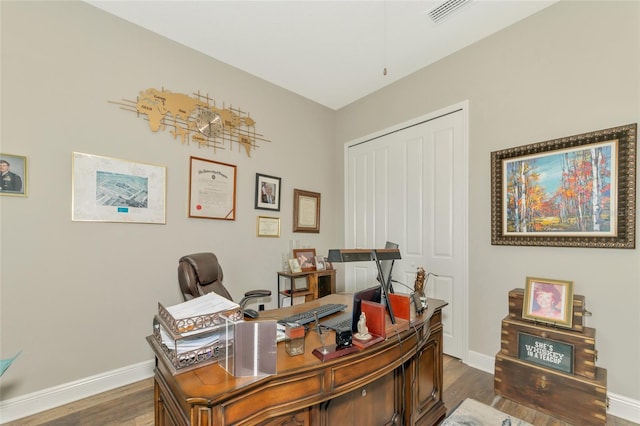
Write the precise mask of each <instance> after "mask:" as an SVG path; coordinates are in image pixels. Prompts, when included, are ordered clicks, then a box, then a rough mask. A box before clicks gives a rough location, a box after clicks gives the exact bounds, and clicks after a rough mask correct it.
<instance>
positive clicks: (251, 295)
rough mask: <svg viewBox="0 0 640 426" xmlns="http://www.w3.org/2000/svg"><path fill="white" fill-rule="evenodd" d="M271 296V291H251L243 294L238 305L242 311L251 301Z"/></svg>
mask: <svg viewBox="0 0 640 426" xmlns="http://www.w3.org/2000/svg"><path fill="white" fill-rule="evenodd" d="M269 296H271V290H251V291H248V292H246V293H245V294H244V297H243V298H242V300H241V301H240V303H239V305H240V307H241V308H242V310H243V311H244V305H246V304H247V302H248V301H249V300H251V299H255V298H258V297H269Z"/></svg>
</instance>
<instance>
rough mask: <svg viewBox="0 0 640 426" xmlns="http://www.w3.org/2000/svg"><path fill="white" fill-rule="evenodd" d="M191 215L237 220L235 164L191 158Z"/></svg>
mask: <svg viewBox="0 0 640 426" xmlns="http://www.w3.org/2000/svg"><path fill="white" fill-rule="evenodd" d="M190 160H191V166H190V175H189V217H198V218H203V219H221V220H236V175H237V167H236V166H234V165H233V164H225V163H219V162H217V161H212V160H207V159H204V158H198V157H191V158H190Z"/></svg>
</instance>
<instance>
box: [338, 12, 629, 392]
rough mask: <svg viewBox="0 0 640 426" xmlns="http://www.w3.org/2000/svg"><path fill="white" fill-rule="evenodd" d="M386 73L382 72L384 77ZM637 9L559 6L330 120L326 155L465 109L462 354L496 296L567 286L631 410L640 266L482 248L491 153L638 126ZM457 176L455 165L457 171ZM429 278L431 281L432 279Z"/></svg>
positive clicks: (481, 334)
mask: <svg viewBox="0 0 640 426" xmlns="http://www.w3.org/2000/svg"><path fill="white" fill-rule="evenodd" d="M389 71H390V72H393V70H392V69H390V70H389ZM639 81H640V3H638V2H609V1H607V2H574V1H569V2H561V3H558V4H556V5H554V6H551V7H549V8H548V9H545V10H543V11H541V12H540V13H538V14H536V15H534V16H532V17H530V18H528V19H526V20H525V21H522V22H520V23H518V24H516V25H513V26H511V27H509V28H507V29H505V30H503V31H501V32H499V33H497V34H495V35H493V36H491V37H489V38H487V39H485V40H483V41H481V42H479V43H476V44H474V45H472V46H470V47H468V48H466V49H464V50H462V51H460V52H458V53H456V54H454V55H451V56H449V57H447V58H445V59H443V60H441V61H440V62H438V63H436V64H435V65H433V66H430V67H427V68H425V69H423V70H421V71H419V72H417V73H415V74H413V75H411V76H409V77H407V78H404V79H402V80H401V81H399V82H397V83H395V84H393V85H391V86H388V87H387V88H385V89H383V90H380V91H378V92H376V93H374V94H372V95H370V96H367V97H366V98H364V99H361V100H359V101H357V102H355V103H353V104H351V105H349V106H347V107H345V108H343V109H341V110H340V111H339V114H338V125H337V143H338V145H339V146H341V147H342V146H343V144H344V143H345V142H348V141H350V140H353V139H356V138H359V137H361V136H363V135H367V134H370V133H373V132H376V131H378V130H381V129H384V128H386V127H389V126H391V125H393V124H396V123H402V122H405V121H407V120H409V119H411V118H413V117H417V116H420V115H423V114H425V113H427V112H430V111H436V110H438V109H441V108H443V107H445V106H448V105H451V104H454V103H457V102H460V101H462V100H467V99H468V100H469V104H470V114H469V120H470V123H469V158H470V164H469V185H470V186H469V188H470V191H469V193H470V195H469V213H468V214H469V237H470V240H471V242H472V243H471V244H469V309H470V310H469V318H470V322H469V350H470V351H472V352H476V353H479V354H483V355H487V356H494V355H495V354H496V353H497V352H498V350H499V347H500V320H501V319H502V318H504V317H505V316H506V315H507V309H508V305H507V293H508V291H509V290H511V289H513V288H517V287H524V283H525V278H526V277H527V276H541V277H549V278H556V279H563V280H570V281H573V282H574V291H575V293H576V294H582V295H584V296H585V297H586V301H587V308H588V309H589V310H590V311H592V312H593V317H591V318H587V319H586V324H587V325H588V326H589V327H594V328H596V330H597V332H596V346H597V349H598V355H599V357H598V362H597V365H599V366H601V367H605V368H607V369H608V385H609V391H611V392H614V393H617V394H620V395H625V396H627V397H629V398H634V399H636V400H638V399H640V366H639V364H638V359H640V331H639V330H640V310H639V309H638V303H639V302H640V276H639V275H640V254H639V252H638V249H636V250H611V249H609V250H604V249H585V248H549V247H509V246H492V245H491V243H490V237H491V234H490V232H491V216H490V213H491V206H490V199H491V198H490V171H491V170H490V164H489V159H490V153H491V152H492V151H496V150H500V149H504V148H509V147H515V146H519V145H525V144H529V143H534V142H540V141H545V140H550V139H556V138H559V137H563V136H569V135H575V134H580V133H585V132H589V131H593V130H598V129H604V128H608V127H614V126H619V125H624V124H630V123H636V122H638V119H639V118H640V85H639ZM461 166H462V165H461ZM434 272H436V273H437V271H434Z"/></svg>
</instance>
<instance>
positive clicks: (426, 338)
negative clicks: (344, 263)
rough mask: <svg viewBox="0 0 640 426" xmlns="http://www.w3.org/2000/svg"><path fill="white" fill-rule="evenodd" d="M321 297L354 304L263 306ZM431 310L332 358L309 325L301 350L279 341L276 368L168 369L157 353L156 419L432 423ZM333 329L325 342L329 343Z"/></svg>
mask: <svg viewBox="0 0 640 426" xmlns="http://www.w3.org/2000/svg"><path fill="white" fill-rule="evenodd" d="M323 303H345V304H348V305H350V304H351V295H343V294H332V295H329V296H326V297H324V298H321V299H318V300H315V301H312V302H308V303H305V304H302V305H296V306H292V307H288V308H283V309H277V310H271V311H264V312H261V313H260V318H261V319H278V318H282V317H285V316H288V315H291V314H292V313H294V312H300V311H304V310H307V309H312V308H313V307H314V306H319V305H321V304H323ZM428 303H429V308H428V310H427V312H425V313H424V314H423V315H422V316H421V317H420V318H419V319H418V320H417V321H416V323H415V324H414V326H412V327H410V328H409V330H408V331H404V332H401V333H395V334H393V335H391V336H389V337H388V338H387V340H385V341H384V342H381V343H379V344H376V345H374V346H372V347H370V348H367V349H365V350H363V351H360V352H356V353H353V354H350V355H346V356H343V357H340V358H337V359H335V360H331V361H325V362H321V361H320V360H319V359H318V358H316V357H315V356H314V355H313V354H312V351H313V349H315V348H318V347H320V346H321V345H320V338H319V336H318V335H317V333H316V332H315V331H312V330H309V331H308V332H307V335H306V337H305V353H304V355H298V356H294V357H290V356H289V355H287V353H286V351H285V348H284V342H281V343H278V355H277V356H278V361H277V371H278V372H277V374H275V375H271V376H266V377H233V376H232V375H230V374H228V373H227V372H226V371H225V370H224V369H223V368H222V367H220V366H219V365H217V364H211V365H207V366H203V367H200V368H196V369H194V370H190V371H187V372H184V373H179V374H176V375H173V374H172V372H171V369H170V367H169V366H168V365H167V364H166V363H165V362H166V361H165V360H164V358H163V355H162V354H160V353H157V352H156V369H155V391H154V397H155V423H156V425H220V426H222V425H269V426H273V425H291V424H296V425H325V426H329V425H330V426H334V425H355V424H358V425H367V426H369V425H434V424H437V423H438V422H439V421H440V420H442V418H443V417H444V416H445V414H446V409H445V406H444V403H443V401H442V387H443V384H442V308H443V307H444V306H446V303H445V302H443V301H441V300H436V299H429V300H428ZM334 338H335V335H334V334H333V333H330V334H329V336H328V337H327V344H333V343H334V342H335V340H334Z"/></svg>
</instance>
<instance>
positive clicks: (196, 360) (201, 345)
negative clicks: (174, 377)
mask: <svg viewBox="0 0 640 426" xmlns="http://www.w3.org/2000/svg"><path fill="white" fill-rule="evenodd" d="M224 331H225V325H224V324H217V325H215V326H212V327H209V328H202V329H197V330H194V331H191V332H185V333H182V334H176V333H174V332H173V330H172V329H171V328H170V326H168V325H167V324H166V323H165V322H164V321H163V320H162V318H160V317H159V316H158V315H156V316H155V317H154V318H153V336H152V337H153V343H154V344H155V345H156V346H157V347H159V348H160V350H161V352H162V353H163V354H164V355H165V358H166V360H167V361H168V362H169V364H170V365H171V367H172V368H173V370H174V373H178V372H182V371H187V370H189V369H191V368H195V367H200V366H202V365H206V364H210V363H212V362H218V361H219V359H220V358H221V356H222V355H223V354H224V347H223V343H224V341H223V340H222V337H223V334H224Z"/></svg>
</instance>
